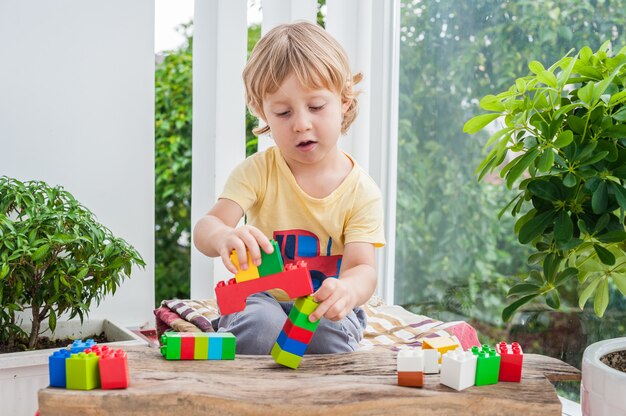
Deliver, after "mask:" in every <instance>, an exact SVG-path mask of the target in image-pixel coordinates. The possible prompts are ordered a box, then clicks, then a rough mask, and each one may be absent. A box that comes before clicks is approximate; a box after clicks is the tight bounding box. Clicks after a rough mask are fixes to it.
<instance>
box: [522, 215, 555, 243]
mask: <svg viewBox="0 0 626 416" xmlns="http://www.w3.org/2000/svg"><path fill="white" fill-rule="evenodd" d="M555 216H556V211H554V210H549V211H545V212H542V213H541V214H539V215H536V216H535V217H533V218H531V219H530V220H528V221H527V222H526V223H525V224H524V225H523V226H522V227H521V228H520V231H519V241H520V243H522V244H528V243H530V242H531V241H532V240H534V239H535V237H538V236H539V235H540V234H541V233H543V231H544V230H545V229H546V227H547V226H548V225H549V224H551V223H552V221H553V220H554V217H555Z"/></svg>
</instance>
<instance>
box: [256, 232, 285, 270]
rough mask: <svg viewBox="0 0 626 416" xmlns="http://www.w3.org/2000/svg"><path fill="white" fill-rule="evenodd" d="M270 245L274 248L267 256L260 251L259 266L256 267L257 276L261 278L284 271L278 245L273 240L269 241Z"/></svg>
mask: <svg viewBox="0 0 626 416" xmlns="http://www.w3.org/2000/svg"><path fill="white" fill-rule="evenodd" d="M270 243H272V246H274V251H273V252H272V254H267V253H266V252H265V251H263V249H261V264H260V265H259V266H258V269H259V276H261V277H263V276H269V275H271V274H276V273H280V272H283V271H285V265H284V264H283V258H282V256H281V255H280V248H278V243H277V242H276V241H274V240H270Z"/></svg>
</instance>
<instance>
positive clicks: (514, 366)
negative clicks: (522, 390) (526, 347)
mask: <svg viewBox="0 0 626 416" xmlns="http://www.w3.org/2000/svg"><path fill="white" fill-rule="evenodd" d="M496 350H497V351H498V353H499V354H500V373H499V375H498V380H499V381H512V382H517V383H519V382H520V381H521V380H522V363H523V361H524V352H523V351H522V347H521V346H520V345H519V344H518V343H517V342H514V343H512V344H507V343H506V342H500V343H499V344H498V345H496Z"/></svg>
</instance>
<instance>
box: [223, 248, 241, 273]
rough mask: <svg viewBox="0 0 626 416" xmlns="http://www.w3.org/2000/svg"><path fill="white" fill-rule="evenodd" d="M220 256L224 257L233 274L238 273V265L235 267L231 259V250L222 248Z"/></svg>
mask: <svg viewBox="0 0 626 416" xmlns="http://www.w3.org/2000/svg"><path fill="white" fill-rule="evenodd" d="M220 257H221V258H222V263H224V266H225V267H226V269H228V271H229V272H231V273H232V274H237V267H235V265H234V264H233V262H232V261H231V260H230V252H229V251H227V250H222V252H220Z"/></svg>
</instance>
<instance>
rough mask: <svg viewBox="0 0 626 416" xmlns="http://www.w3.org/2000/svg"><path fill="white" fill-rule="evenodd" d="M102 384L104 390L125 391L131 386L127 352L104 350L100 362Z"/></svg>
mask: <svg viewBox="0 0 626 416" xmlns="http://www.w3.org/2000/svg"><path fill="white" fill-rule="evenodd" d="M98 368H99V370H100V384H101V385H102V388H103V389H125V388H128V384H129V380H130V377H129V372H128V358H127V357H126V351H124V350H122V349H118V350H113V349H109V348H107V349H106V350H105V349H103V350H102V354H101V355H100V360H99V361H98Z"/></svg>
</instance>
